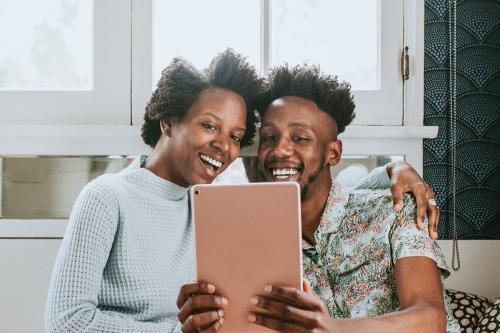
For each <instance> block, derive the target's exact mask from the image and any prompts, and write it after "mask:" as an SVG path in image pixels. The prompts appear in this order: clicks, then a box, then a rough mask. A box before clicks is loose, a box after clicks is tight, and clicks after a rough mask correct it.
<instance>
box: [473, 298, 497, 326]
mask: <svg viewBox="0 0 500 333" xmlns="http://www.w3.org/2000/svg"><path fill="white" fill-rule="evenodd" d="M482 332H496V333H498V332H500V298H497V299H496V300H495V301H494V302H493V304H492V305H491V306H490V307H489V308H488V309H486V311H485V312H484V315H483V316H482V317H481V318H479V322H478V325H477V328H476V333H482Z"/></svg>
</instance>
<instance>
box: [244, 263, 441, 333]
mask: <svg viewBox="0 0 500 333" xmlns="http://www.w3.org/2000/svg"><path fill="white" fill-rule="evenodd" d="M395 274H396V285H397V293H398V297H399V300H400V304H401V310H400V311H396V312H391V313H387V314H385V315H382V316H378V317H362V318H349V319H334V318H332V317H330V315H329V314H328V311H327V309H326V307H325V306H324V304H323V303H322V301H321V300H320V299H319V298H318V297H316V296H315V295H313V294H312V293H310V288H309V287H307V286H305V288H304V290H306V291H309V293H307V292H306V293H304V292H301V291H300V290H298V289H293V288H285V287H280V286H272V287H271V290H270V292H268V293H267V294H266V295H262V296H257V297H255V298H253V299H252V300H251V302H252V303H253V304H255V306H256V311H252V312H250V314H249V320H250V321H251V322H255V323H256V324H258V325H261V326H264V327H267V328H270V329H274V330H279V331H287V332H312V331H313V330H314V331H317V332H339V333H342V332H359V333H363V332H370V333H372V332H388V333H390V332H394V333H397V332H410V333H411V332H439V333H442V332H444V331H445V329H446V316H445V310H444V301H443V296H442V291H441V281H440V278H439V272H438V269H437V266H436V264H435V262H434V261H433V260H431V259H429V258H426V257H408V258H402V259H400V260H398V262H397V263H396V273H395ZM261 310H266V311H268V312H267V313H266V312H263V311H261Z"/></svg>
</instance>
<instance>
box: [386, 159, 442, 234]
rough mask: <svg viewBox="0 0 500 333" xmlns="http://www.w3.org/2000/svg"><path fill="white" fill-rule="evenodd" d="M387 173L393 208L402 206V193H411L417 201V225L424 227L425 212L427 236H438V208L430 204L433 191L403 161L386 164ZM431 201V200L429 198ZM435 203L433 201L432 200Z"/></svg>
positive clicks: (398, 209)
mask: <svg viewBox="0 0 500 333" xmlns="http://www.w3.org/2000/svg"><path fill="white" fill-rule="evenodd" d="M387 173H388V174H389V177H390V178H391V192H392V201H393V203H394V209H395V210H396V211H397V212H399V211H400V210H401V208H403V194H405V193H411V194H413V195H414V196H415V199H416V201H417V226H418V228H419V229H420V230H422V229H423V228H424V218H425V215H426V213H427V216H428V218H429V226H428V228H429V236H430V237H431V238H432V239H437V237H438V232H437V231H438V224H439V216H440V213H439V208H438V207H437V206H436V205H435V204H430V203H429V200H431V199H434V191H433V190H432V188H431V187H430V186H429V185H428V184H427V183H426V182H425V181H424V180H423V179H422V178H421V177H420V176H419V174H418V173H417V171H415V169H413V167H412V166H411V165H410V164H408V163H406V162H404V161H400V162H394V163H389V164H388V165H387ZM431 203H433V200H431ZM434 203H435V202H434Z"/></svg>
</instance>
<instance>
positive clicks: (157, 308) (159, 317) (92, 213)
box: [46, 50, 262, 332]
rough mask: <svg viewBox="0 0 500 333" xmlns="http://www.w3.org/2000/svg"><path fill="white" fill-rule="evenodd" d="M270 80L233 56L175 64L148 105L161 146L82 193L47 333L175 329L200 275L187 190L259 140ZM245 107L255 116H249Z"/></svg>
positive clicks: (148, 120) (148, 130)
mask: <svg viewBox="0 0 500 333" xmlns="http://www.w3.org/2000/svg"><path fill="white" fill-rule="evenodd" d="M261 91H262V81H261V79H259V78H258V76H257V74H256V72H255V70H254V68H252V67H251V66H250V65H249V64H248V63H247V62H246V60H245V59H244V58H243V57H242V56H240V55H238V54H235V53H234V52H232V51H231V50H227V51H226V52H224V53H222V54H220V55H218V56H217V57H216V58H214V60H213V61H212V63H211V64H210V66H209V68H208V69H207V70H206V71H205V72H202V71H199V70H197V69H195V68H194V67H193V66H192V65H190V64H189V63H188V62H186V61H184V60H182V59H175V60H173V61H172V63H171V64H170V65H169V66H168V67H167V68H166V69H165V70H164V71H163V73H162V77H161V79H160V81H159V83H158V87H157V89H156V90H155V92H154V93H153V96H152V98H151V100H150V102H149V103H148V105H147V107H146V113H145V124H144V126H143V128H142V137H143V139H144V142H146V143H147V144H149V145H150V146H151V147H153V148H154V149H153V151H152V153H151V154H150V155H149V157H147V158H146V157H145V156H140V157H138V158H137V159H136V160H135V161H134V162H133V163H132V165H130V166H129V167H128V168H126V169H125V170H123V171H121V172H119V173H117V174H111V175H104V176H102V177H99V178H97V179H96V180H94V181H92V182H91V183H89V184H88V185H87V186H86V187H85V188H84V189H83V191H82V192H81V193H80V195H79V197H78V199H77V201H76V203H75V205H74V207H73V211H72V213H71V217H70V222H69V225H68V229H67V231H66V234H65V237H64V241H63V244H62V246H61V249H60V251H59V255H58V258H57V261H56V264H55V268H54V272H53V277H52V282H51V286H50V290H49V296H48V303H47V309H46V331H47V332H84V331H85V332H171V331H174V330H175V329H176V328H178V327H179V326H178V322H177V319H176V313H177V307H176V304H175V300H176V298H177V293H178V291H179V288H180V286H181V285H182V283H183V282H185V281H189V280H191V279H192V278H193V277H194V276H195V274H194V261H193V258H194V254H193V244H192V236H191V233H192V229H191V223H190V215H189V210H188V207H189V203H188V187H189V186H190V185H192V184H198V183H210V182H211V181H212V180H213V179H214V178H215V177H216V176H217V175H218V174H220V173H221V172H223V171H224V170H225V169H226V167H227V166H228V165H229V164H230V163H231V162H232V161H233V160H234V159H235V158H236V157H237V156H238V154H239V151H240V147H242V146H245V145H249V144H251V143H252V138H253V136H254V134H255V115H254V113H253V112H252V111H250V110H253V109H254V107H253V103H254V101H255V100H256V97H257V96H258V95H259V94H260V93H261ZM247 110H248V111H249V112H247Z"/></svg>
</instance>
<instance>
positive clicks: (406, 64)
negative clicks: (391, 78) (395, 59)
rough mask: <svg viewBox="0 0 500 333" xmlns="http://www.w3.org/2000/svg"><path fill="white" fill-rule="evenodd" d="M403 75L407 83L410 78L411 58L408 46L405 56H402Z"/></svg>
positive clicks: (405, 49) (404, 51) (404, 52)
mask: <svg viewBox="0 0 500 333" xmlns="http://www.w3.org/2000/svg"><path fill="white" fill-rule="evenodd" d="M401 75H402V77H403V80H405V81H406V80H408V79H409V78H410V56H409V55H408V46H405V48H404V50H403V54H401Z"/></svg>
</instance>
